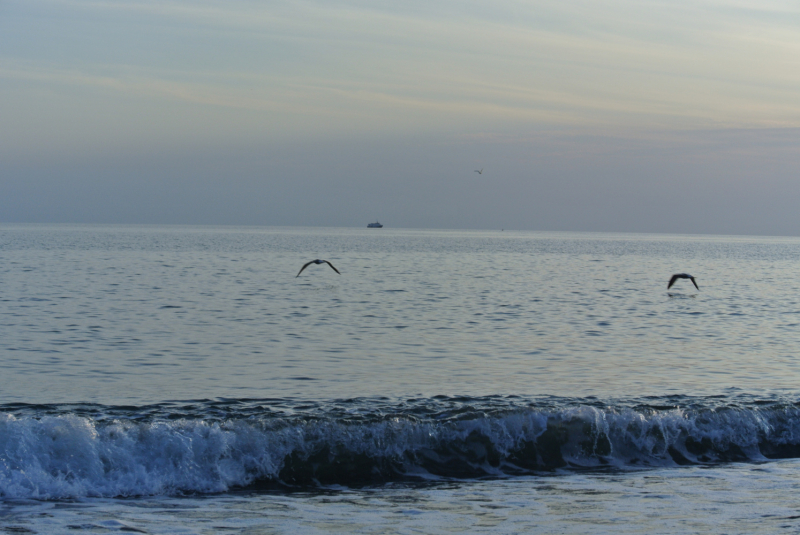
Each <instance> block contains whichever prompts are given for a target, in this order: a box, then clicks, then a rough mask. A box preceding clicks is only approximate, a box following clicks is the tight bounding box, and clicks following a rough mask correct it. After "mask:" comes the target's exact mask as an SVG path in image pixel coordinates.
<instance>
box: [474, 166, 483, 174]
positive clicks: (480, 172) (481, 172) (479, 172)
mask: <svg viewBox="0 0 800 535" xmlns="http://www.w3.org/2000/svg"><path fill="white" fill-rule="evenodd" d="M475 172H476V173H478V174H479V175H482V174H483V167H481V170H480V171H478V170H477V169H475Z"/></svg>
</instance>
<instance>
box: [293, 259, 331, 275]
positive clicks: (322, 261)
mask: <svg viewBox="0 0 800 535" xmlns="http://www.w3.org/2000/svg"><path fill="white" fill-rule="evenodd" d="M311 264H328V265H329V266H331V269H332V270H334V271H335V272H336V273H339V270H338V269H336V268H335V267H333V264H331V263H330V262H328V261H327V260H320V259H319V258H317V259H316V260H312V261H311V262H306V263H305V264H304V265H303V267H301V268H300V271H298V272H297V275H295V276H294V278H295V279H296V278H297V277H299V276H300V274H301V273H302V272H303V270H304V269H306V268H307V267H308V266H310V265H311ZM339 275H341V273H339Z"/></svg>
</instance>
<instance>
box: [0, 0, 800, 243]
mask: <svg viewBox="0 0 800 535" xmlns="http://www.w3.org/2000/svg"><path fill="white" fill-rule="evenodd" d="M479 169H482V170H483V173H482V174H478V173H476V172H475V170H479ZM799 200H800V4H799V3H797V2H795V1H783V0H757V1H756V0H726V1H722V0H670V1H659V0H605V1H600V0H598V1H588V0H574V1H573V0H571V1H568V2H565V1H564V0H528V1H521V0H520V1H518V0H495V1H493V2H486V1H482V2H476V1H472V0H459V1H453V0H436V1H430V0H427V1H424V2H422V1H417V0H407V1H403V2H396V1H393V2H389V1H383V0H372V1H367V0H364V1H360V0H354V1H344V0H325V1H314V0H311V1H282V0H274V1H273V0H259V1H256V0H225V1H222V0H192V1H190V0H33V1H32V0H0V223H18V222H20V223H22V222H24V223H102V224H107V223H120V224H212V225H219V224H223V225H270V226H272V225H291V226H335V227H365V226H366V224H367V223H369V222H371V221H375V220H376V219H379V220H380V221H381V222H382V223H384V224H385V225H386V226H387V227H393V228H443V229H448V228H452V229H500V228H504V229H506V230H512V229H513V230H547V231H550V230H555V231H602V232H663V233H701V234H745V235H789V236H798V235H800V209H798V201H799Z"/></svg>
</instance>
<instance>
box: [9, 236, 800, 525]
mask: <svg viewBox="0 0 800 535" xmlns="http://www.w3.org/2000/svg"><path fill="white" fill-rule="evenodd" d="M315 258H322V259H327V260H329V261H330V262H331V263H332V264H333V265H334V266H336V268H337V269H338V270H339V271H340V272H341V274H337V273H336V272H334V271H333V270H332V269H331V268H330V267H328V266H327V265H324V264H323V265H313V264H312V265H311V266H309V267H308V268H307V269H306V270H305V271H303V273H302V274H301V275H300V276H299V277H296V275H297V272H298V271H299V269H300V267H301V266H302V265H303V264H304V263H306V262H307V261H309V260H312V259H315ZM678 272H689V273H691V274H693V275H695V276H696V277H697V283H698V285H699V286H700V290H699V291H698V290H696V289H695V288H694V286H692V284H691V282H689V281H688V280H680V281H678V282H677V283H676V284H675V286H673V287H672V288H671V289H670V290H669V291H667V288H666V286H667V281H668V280H669V277H670V275H671V274H673V273H678ZM799 349H800V239H788V238H786V239H782V238H754V237H747V238H745V237H718V236H666V235H635V234H624V235H623V234H572V233H534V232H524V233H523V232H508V231H505V232H501V231H496V232H477V231H476V232H467V231H414V230H392V229H385V228H384V229H369V230H368V229H366V228H365V229H311V228H235V227H133V226H108V227H104V226H35V225H3V226H0V365H1V366H2V367H1V368H0V531H3V530H5V531H6V532H13V533H75V532H76V530H77V531H81V530H83V531H88V532H93V533H112V532H119V531H141V532H146V533H268V532H277V533H290V532H304V533H328V532H332V531H338V532H344V533H407V532H408V533H411V532H425V533H450V532H453V531H456V532H457V531H471V532H487V533H519V532H533V533H552V532H566V533H570V532H575V533H607V532H611V531H614V532H619V533H653V532H676V533H677V532H682V533H683V532H697V533H754V532H764V533H774V532H777V531H782V530H786V529H788V530H789V531H790V532H796V531H799V530H800V511H799V509H800V499H799V498H796V496H798V492H797V491H798V490H800V461H798V460H800V359H799V358H798V356H799V355H798V350H799Z"/></svg>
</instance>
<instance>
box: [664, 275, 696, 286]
mask: <svg viewBox="0 0 800 535" xmlns="http://www.w3.org/2000/svg"><path fill="white" fill-rule="evenodd" d="M678 279H689V280H691V281H692V284H694V287H695V288H697V289H698V290H699V289H700V287H699V286H698V285H697V281H696V280H694V277H692V276H691V275H689V274H688V273H676V274H674V275H673V276H672V277H671V278H670V279H669V284H667V290H669V289H670V288H672V285H673V284H675V281H676V280H678Z"/></svg>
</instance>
